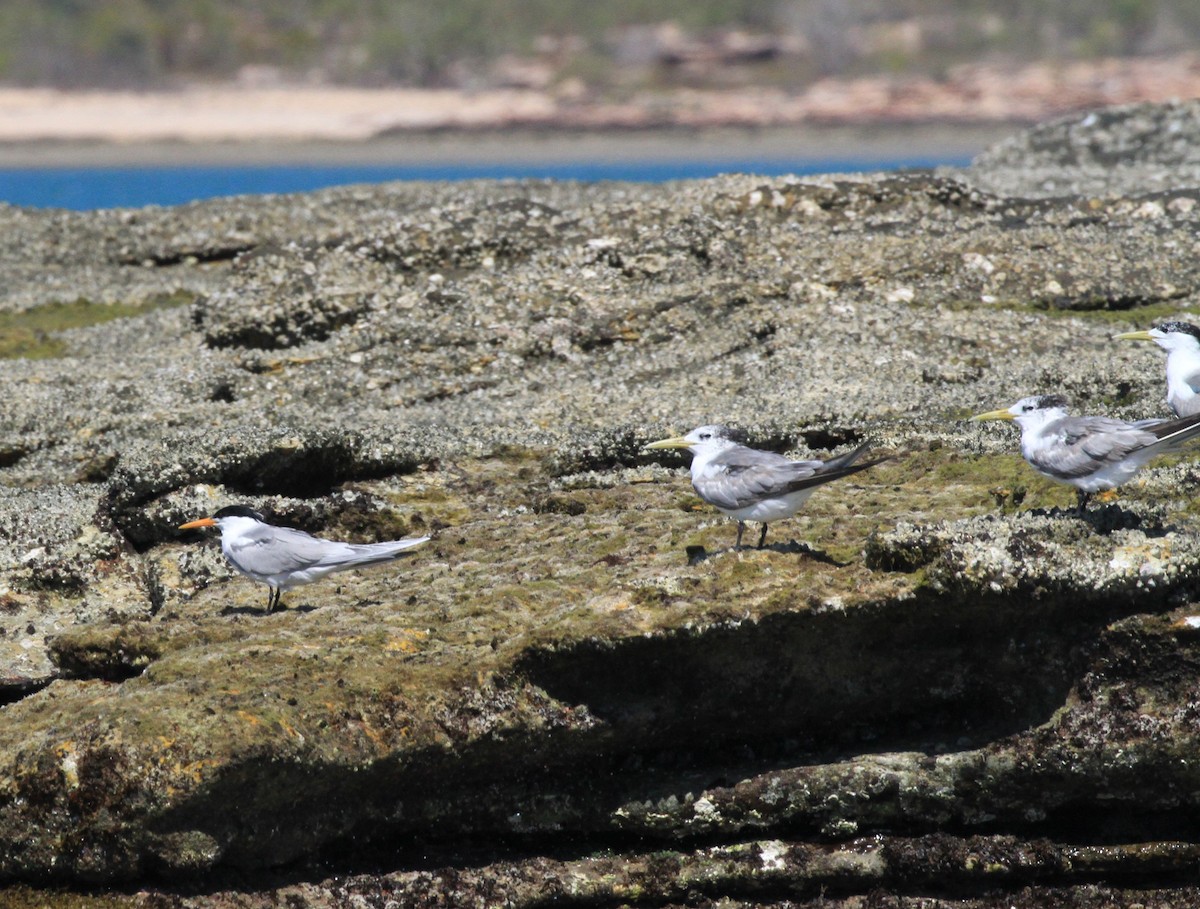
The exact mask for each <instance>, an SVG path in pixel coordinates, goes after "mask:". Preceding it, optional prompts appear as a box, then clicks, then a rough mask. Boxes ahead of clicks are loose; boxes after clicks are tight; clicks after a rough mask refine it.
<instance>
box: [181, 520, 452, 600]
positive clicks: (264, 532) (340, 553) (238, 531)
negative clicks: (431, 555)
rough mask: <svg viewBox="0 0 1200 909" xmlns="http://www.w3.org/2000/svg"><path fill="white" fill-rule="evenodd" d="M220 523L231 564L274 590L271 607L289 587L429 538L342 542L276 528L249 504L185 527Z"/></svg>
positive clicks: (393, 554)
mask: <svg viewBox="0 0 1200 909" xmlns="http://www.w3.org/2000/svg"><path fill="white" fill-rule="evenodd" d="M201 527H217V528H219V529H220V531H221V552H223V553H224V554H225V558H226V559H228V560H229V564H230V565H232V566H233V567H234V568H236V569H237V570H238V571H240V572H241V573H242V574H244V575H246V577H248V578H252V579H253V580H255V581H258V582H259V583H262V584H266V585H267V586H268V587H270V589H271V593H270V595H269V596H268V598H267V612H274V611H275V610H276V609H281V608H283V607H281V606H280V604H279V598H280V596H281V595H282V593H283V591H285V590H287V589H288V588H290V587H297V586H299V585H301V584H307V583H309V582H310V581H315V580H317V579H318V578H323V577H325V575H327V574H332V573H333V572H335V571H346V570H347V569H349V568H362V567H364V566H366V565H378V564H379V563H381V562H390V561H392V560H393V559H398V558H400V557H401V556H402V555H405V554H406V553H407V551H408V550H409V549H411V548H412V547H414V546H419V545H421V544H422V543H424V542H426V541H427V540H428V539H429V537H410V538H408V539H405V540H394V541H391V542H387V543H339V542H336V541H334V540H323V539H321V538H320V537H314V536H313V535H312V534H309V533H305V532H304V531H303V530H294V529H293V528H291V527H276V526H275V525H274V524H268V523H267V522H266V521H264V520H263V516H262V515H260V514H259V513H258V512H257V511H254V510H253V509H251V508H247V507H246V506H245V505H230V506H228V507H227V508H222V509H221V510H220V511H218V512H217V513H216V514H214V515H213V516H212V517H211V518H200V519H199V520H198V521H188V523H186V524H181V525H180V526H179V529H180V530H193V529H197V528H201Z"/></svg>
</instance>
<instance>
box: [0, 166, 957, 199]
mask: <svg viewBox="0 0 1200 909" xmlns="http://www.w3.org/2000/svg"><path fill="white" fill-rule="evenodd" d="M967 163H968V160H967V159H966V158H962V159H951V158H946V159H938V158H928V157H924V158H915V157H914V158H904V159H886V160H876V159H866V158H864V159H844V158H843V159H830V160H813V159H803V160H743V161H738V160H720V161H702V160H701V161H690V160H689V161H645V162H638V161H628V162H624V161H623V162H611V161H581V162H577V163H565V164H564V163H554V164H495V165H488V164H450V165H440V164H430V165H397V166H389V165H286V166H273V165H250V166H237V165H234V166H204V167H191V166H185V167H87V168H67V167H61V168H60V167H42V168H0V202H9V203H11V204H13V205H28V206H33V207H36V208H70V209H76V210H80V211H83V210H89V209H95V208H123V207H140V206H143V205H178V204H181V203H184V202H192V201H194V200H197V199H209V198H213V197H215V196H234V195H241V194H244V193H290V192H303V191H306V190H312V189H322V188H324V187H327V186H340V185H344V184H349V183H382V182H384V181H388V180H469V179H475V178H481V177H490V178H503V177H513V178H526V177H534V178H537V177H545V178H553V179H559V180H632V181H637V182H651V183H658V182H662V181H665V180H679V179H690V178H695V177H712V176H716V175H717V174H727V173H753V174H761V175H763V176H778V175H781V174H797V175H804V174H817V173H835V172H836V173H852V172H861V171H868V170H895V169H899V168H919V167H933V166H935V165H939V164H950V165H956V166H964V165H966V164H967Z"/></svg>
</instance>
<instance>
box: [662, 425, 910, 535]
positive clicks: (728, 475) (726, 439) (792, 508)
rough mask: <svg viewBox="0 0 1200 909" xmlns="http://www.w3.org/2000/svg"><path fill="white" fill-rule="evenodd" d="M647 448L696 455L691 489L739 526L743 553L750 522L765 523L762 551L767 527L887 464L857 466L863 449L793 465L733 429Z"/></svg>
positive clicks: (702, 429)
mask: <svg viewBox="0 0 1200 909" xmlns="http://www.w3.org/2000/svg"><path fill="white" fill-rule="evenodd" d="M646 447H647V448H686V449H687V450H688V451H690V452H691V453H692V487H693V488H694V489H695V490H696V494H697V495H698V496H700V498H702V499H703V500H704V501H705V502H707V503H708V504H709V505H712V506H714V507H715V508H716V509H717V510H718V511H720V512H721V513H722V514H726V515H729V517H731V518H734V519H736V520H737V522H738V531H737V542H736V543H735V544H734V549H741V547H742V534H743V533H744V532H745V530H746V522H747V521H759V522H761V523H762V535H761V536H760V537H759V538H758V548H759V549H762V548H763V546H764V545H765V543H766V541H767V525H768V524H770V523H771V522H772V521H778V520H780V519H782V518H790V517H791V516H792V515H794V514H795V513H796V512H797V511H799V510H800V506H801V505H803V504H804V502H805V501H806V500H807V499H808V497H809V496H811V495H812V494H813V492H814V491H815V490H816V488H817V487H818V486H822V485H824V484H825V483H829V482H831V481H832V480H837V479H840V478H841V477H848V476H850V474H853V473H858V472H859V471H860V470H866V469H867V468H868V467H874V466H875V465H876V464H878V463H880V461H886V460H888V459H887V458H879V459H878V460H875V461H864V462H863V463H861V464H856V463H855V462H856V461H857V460H858V458H859V457H860V456H861V455H862V453H863V452H864V451H866V450H867V449H868V448H869V447H870V443H869V442H868V443H864V444H863V445H860V446H859V447H858V448H856V449H854V450H853V451H850V452H847V453H846V454H844V455H840V456H839V457H836V458H834V459H833V460H831V461H792V460H789V459H788V458H785V457H784V456H783V455H781V454H776V453H775V452H772V451H760V450H758V449H757V448H749V447H747V446H746V445H743V444H742V443H741V433H739V432H738V431H736V430H733V429H730V428H729V427H728V426H721V425H713V426H699V427H697V428H696V429H693V430H692V431H691V432H689V433H688V434H687V435H685V436H675V437H673V438H670V439H660V440H659V441H657V442H651V443H650V444H649V445H647V446H646Z"/></svg>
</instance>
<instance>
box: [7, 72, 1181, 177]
mask: <svg viewBox="0 0 1200 909" xmlns="http://www.w3.org/2000/svg"><path fill="white" fill-rule="evenodd" d="M1190 97H1200V56H1197V55H1195V54H1184V55H1176V56H1172V57H1166V58H1161V59H1149V58H1134V59H1112V60H1099V61H1090V62H1075V63H1068V64H1057V65H1056V64H1048V63H1038V64H1031V65H1027V66H1024V67H1020V68H1017V69H1013V68H1006V67H1003V66H997V65H987V64H979V65H973V66H969V67H958V68H955V69H954V70H952V71H951V72H950V73H948V74H947V76H946V77H945V78H944V79H940V80H937V81H935V80H931V79H927V78H923V77H892V76H870V77H862V78H856V79H828V80H822V81H819V82H817V83H814V84H812V85H809V86H806V87H803V88H800V89H797V90H796V91H794V92H787V91H783V90H781V89H779V88H762V87H752V86H750V87H741V88H735V89H728V90H720V91H713V90H710V91H695V90H685V89H676V90H673V91H670V92H655V93H650V92H643V93H637V94H633V95H631V96H629V97H627V98H623V99H617V100H614V99H606V98H594V97H591V96H589V94H588V92H587V91H586V89H584V88H583V87H582V86H578V85H576V86H573V87H571V86H566V87H560V88H558V89H555V90H547V91H538V90H532V89H487V90H480V91H461V90H453V89H414V88H378V89H365V88H347V87H335V86H290V85H289V86H268V87H262V86H259V87H254V86H241V85H235V84H224V85H198V86H192V87H188V88H183V89H179V90H175V91H154V92H113V91H96V92H64V91H58V90H54V89H48V88H14V87H7V88H0V166H8V167H18V166H72V165H103V164H149V163H180V164H183V163H256V162H262V163H309V162H322V163H328V162H338V163H414V162H426V161H444V162H448V163H458V162H461V163H469V162H473V161H489V162H495V161H506V160H514V161H517V160H519V161H562V160H568V159H579V158H581V157H589V158H610V157H612V158H617V159H619V158H621V157H623V156H624V157H629V158H639V159H642V160H654V159H655V158H657V157H671V158H675V159H679V158H680V157H681V156H682V157H695V158H720V159H731V158H737V157H740V158H748V157H755V158H770V157H788V158H793V159H794V158H797V157H808V156H811V157H829V156H839V157H854V156H884V155H888V156H896V155H897V154H899V155H924V154H935V153H936V154H937V155H939V156H941V157H946V156H948V155H953V156H957V157H962V156H969V155H971V154H974V153H976V152H978V151H979V150H981V149H983V148H985V147H986V146H987V145H989V144H990V143H991V142H993V141H995V140H996V139H997V138H999V137H1001V136H1004V135H1007V134H1009V133H1011V132H1012V131H1014V130H1015V129H1017V128H1019V127H1020V126H1021V125H1024V124H1028V123H1032V122H1036V121H1041V120H1045V119H1048V118H1050V117H1053V116H1056V115H1060V114H1065V113H1071V112H1074V111H1078V110H1084V109H1089V108H1095V107H1100V106H1105V105H1110V104H1120V103H1129V102H1137V101H1161V100H1169V99H1179V98H1190Z"/></svg>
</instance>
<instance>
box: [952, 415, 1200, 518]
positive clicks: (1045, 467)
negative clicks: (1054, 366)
mask: <svg viewBox="0 0 1200 909" xmlns="http://www.w3.org/2000/svg"><path fill="white" fill-rule="evenodd" d="M1067 407H1068V402H1067V399H1066V398H1065V397H1064V396H1063V395H1057V394H1056V395H1034V396H1032V397H1028V398H1022V399H1021V400H1020V401H1018V402H1017V403H1016V404H1014V405H1013V406H1012V407H1009V408H1008V409H1006V410H992V411H988V412H987V413H981V414H979V415H977V416H974V417H972V418H971V419H972V420H1010V421H1012V422H1015V423H1016V424H1017V425H1018V426H1019V427H1020V428H1021V454H1022V455H1023V456H1024V458H1025V460H1026V461H1028V462H1029V464H1030V466H1031V467H1033V469H1034V470H1036V471H1037V472H1038V473H1040V474H1041V475H1042V476H1044V477H1049V478H1050V479H1052V480H1057V481H1058V482H1059V483H1067V484H1069V485H1071V486H1074V487H1075V489H1076V492H1077V494H1078V496H1079V506H1078V507H1079V513H1080V514H1082V513H1083V509H1084V507H1085V506H1086V505H1087V500H1088V497H1089V496H1090V495H1091V494H1092V493H1093V492H1100V491H1102V490H1106V489H1116V488H1117V487H1118V486H1120V485H1121V484H1123V483H1125V482H1127V481H1128V480H1130V479H1132V477H1133V476H1134V474H1136V473H1137V472H1138V471H1139V470H1141V469H1142V467H1144V466H1145V465H1146V463H1147V462H1148V461H1150V460H1151V459H1152V458H1154V457H1156V456H1157V455H1160V454H1164V453H1165V452H1168V451H1171V450H1172V449H1174V448H1175V447H1176V446H1178V445H1180V444H1182V443H1184V442H1186V441H1188V440H1189V439H1191V438H1193V437H1195V436H1196V435H1200V414H1193V415H1192V416H1189V417H1184V418H1182V419H1179V420H1159V421H1147V420H1142V421H1140V422H1137V423H1129V422H1127V421H1125V420H1117V419H1114V418H1112V417H1086V416H1085V417H1072V416H1069V415H1068V414H1067Z"/></svg>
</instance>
